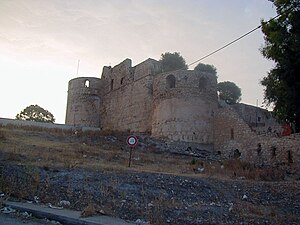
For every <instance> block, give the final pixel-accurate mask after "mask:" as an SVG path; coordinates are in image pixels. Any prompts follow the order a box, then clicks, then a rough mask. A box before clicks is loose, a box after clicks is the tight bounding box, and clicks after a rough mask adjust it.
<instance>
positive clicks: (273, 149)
mask: <svg viewBox="0 0 300 225" xmlns="http://www.w3.org/2000/svg"><path fill="white" fill-rule="evenodd" d="M271 152H272V157H273V158H274V157H276V147H274V146H272V148H271Z"/></svg>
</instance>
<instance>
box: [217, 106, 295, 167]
mask: <svg viewBox="0 0 300 225" xmlns="http://www.w3.org/2000/svg"><path fill="white" fill-rule="evenodd" d="M299 146H300V138H299V136H297V135H296V136H294V135H290V136H287V137H273V136H267V135H257V134H256V133H255V132H253V131H251V128H250V127H249V125H248V124H247V123H246V122H245V121H244V120H243V119H242V118H241V117H240V116H239V115H238V114H237V112H236V111H235V110H234V109H233V108H232V107H231V106H228V105H227V106H226V105H224V106H223V107H220V108H219V109H218V110H217V112H216V115H215V118H214V149H215V151H219V152H220V153H221V154H222V156H223V157H225V158H233V157H234V150H236V149H238V151H239V152H240V153H241V156H240V158H241V159H242V160H244V161H247V162H251V163H255V164H257V165H289V166H291V167H297V165H298V164H297V162H299V154H300V153H299V151H300V150H299Z"/></svg>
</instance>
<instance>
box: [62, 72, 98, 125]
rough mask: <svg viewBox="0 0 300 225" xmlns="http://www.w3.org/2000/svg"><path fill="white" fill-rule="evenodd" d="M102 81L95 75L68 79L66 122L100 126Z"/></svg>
mask: <svg viewBox="0 0 300 225" xmlns="http://www.w3.org/2000/svg"><path fill="white" fill-rule="evenodd" d="M101 88H102V82H101V80H100V79H99V78H95V77H79V78H75V79H72V80H70V81H69V86H68V101H67V112H66V124H67V125H77V126H86V127H100V123H101V122H100V114H99V112H100V107H101V92H102V89H101Z"/></svg>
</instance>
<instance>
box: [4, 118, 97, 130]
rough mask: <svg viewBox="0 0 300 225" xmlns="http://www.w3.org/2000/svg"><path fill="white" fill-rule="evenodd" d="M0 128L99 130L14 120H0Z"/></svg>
mask: <svg viewBox="0 0 300 225" xmlns="http://www.w3.org/2000/svg"><path fill="white" fill-rule="evenodd" d="M0 126H2V127H11V126H12V127H16V128H21V129H22V128H33V127H36V128H42V129H60V130H71V131H78V130H79V129H81V130H82V131H99V130H100V129H99V128H94V127H80V128H79V127H76V126H71V125H65V124H57V123H43V122H35V121H27V120H14V119H6V118H0Z"/></svg>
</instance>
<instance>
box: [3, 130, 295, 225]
mask: <svg viewBox="0 0 300 225" xmlns="http://www.w3.org/2000/svg"><path fill="white" fill-rule="evenodd" d="M1 129H2V130H0V193H3V194H4V196H5V198H9V199H13V200H20V201H33V202H34V201H39V202H42V203H46V204H47V203H51V204H52V205H55V206H59V205H60V204H61V203H62V201H63V202H69V203H70V204H67V205H64V207H69V208H72V209H76V210H81V211H82V214H83V216H84V215H85V216H87V215H92V214H96V213H105V214H108V215H112V216H116V217H120V218H122V219H125V220H128V221H136V222H137V223H138V221H146V222H149V223H151V224H157V225H159V224H178V225H180V224H182V225H189V224H191V225H192V224H299V223H300V214H299V213H300V210H299V207H300V201H299V199H300V198H299V197H300V190H299V176H298V174H295V171H285V170H282V169H280V170H279V169H275V168H256V167H254V166H251V165H249V164H247V163H243V162H239V161H238V160H231V161H224V160H222V159H220V158H218V156H216V155H213V154H212V155H209V154H208V153H207V152H206V151H205V150H199V149H198V150H197V149H196V150H195V148H194V147H193V146H189V148H188V151H189V152H188V151H187V149H186V148H184V149H182V151H181V150H180V148H179V150H178V149H177V150H176V151H174V148H173V149H170V148H171V147H172V146H171V145H169V144H168V143H166V142H164V141H161V140H154V139H151V138H149V137H147V136H146V135H145V136H140V137H139V141H140V143H139V146H138V147H137V148H136V149H135V152H134V155H133V159H132V166H131V167H130V168H129V167H128V157H129V148H128V147H126V144H124V143H125V142H126V137H127V135H126V134H101V135H99V134H93V133H88V134H80V135H78V134H77V135H74V134H70V133H68V134H66V133H60V132H52V133H49V132H44V131H32V130H12V129H7V128H5V129H4V128H1ZM178 146H179V145H178ZM182 148H183V147H182ZM193 149H194V150H193ZM191 152H192V153H191ZM187 153H189V154H187ZM197 154H198V155H197Z"/></svg>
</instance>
